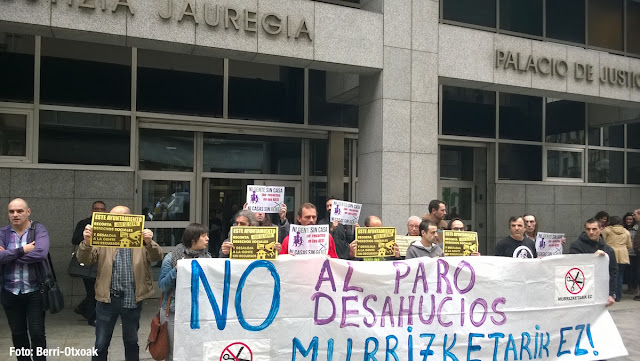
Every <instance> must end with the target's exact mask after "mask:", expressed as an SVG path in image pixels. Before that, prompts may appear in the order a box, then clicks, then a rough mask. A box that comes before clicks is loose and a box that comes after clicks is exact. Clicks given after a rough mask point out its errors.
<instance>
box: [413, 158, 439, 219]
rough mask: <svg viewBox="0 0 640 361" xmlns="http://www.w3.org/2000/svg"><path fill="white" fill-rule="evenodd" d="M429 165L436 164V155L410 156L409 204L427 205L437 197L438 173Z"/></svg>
mask: <svg viewBox="0 0 640 361" xmlns="http://www.w3.org/2000/svg"><path fill="white" fill-rule="evenodd" d="M431 164H438V156H437V155H436V154H411V167H410V171H411V188H410V191H411V198H410V200H411V203H418V204H427V205H428V204H429V202H430V201H431V200H432V199H435V198H437V197H438V196H437V195H436V189H438V173H437V172H436V171H434V167H432V166H430V165H431ZM426 209H427V208H425V210H426Z"/></svg>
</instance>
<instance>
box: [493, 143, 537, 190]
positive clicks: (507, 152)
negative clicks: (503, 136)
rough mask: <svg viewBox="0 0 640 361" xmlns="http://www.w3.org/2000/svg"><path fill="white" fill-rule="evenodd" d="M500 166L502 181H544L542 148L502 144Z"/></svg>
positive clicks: (499, 154)
mask: <svg viewBox="0 0 640 361" xmlns="http://www.w3.org/2000/svg"><path fill="white" fill-rule="evenodd" d="M498 164H499V168H498V178H499V179H501V180H529V181H539V180H542V146H538V145H522V144H506V143H501V144H500V145H499V150H498Z"/></svg>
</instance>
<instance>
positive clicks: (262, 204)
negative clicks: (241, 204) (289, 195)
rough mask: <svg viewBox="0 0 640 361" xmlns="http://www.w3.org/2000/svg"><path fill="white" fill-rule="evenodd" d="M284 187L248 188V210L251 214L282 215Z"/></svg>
mask: <svg viewBox="0 0 640 361" xmlns="http://www.w3.org/2000/svg"><path fill="white" fill-rule="evenodd" d="M283 203H284V187H272V186H247V209H248V210H250V211H251V212H262V213H280V209H281V208H282V204H283Z"/></svg>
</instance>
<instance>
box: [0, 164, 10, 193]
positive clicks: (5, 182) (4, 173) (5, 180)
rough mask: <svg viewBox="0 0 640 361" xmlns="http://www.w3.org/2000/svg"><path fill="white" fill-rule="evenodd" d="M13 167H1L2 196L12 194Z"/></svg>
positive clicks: (0, 183) (0, 189)
mask: <svg viewBox="0 0 640 361" xmlns="http://www.w3.org/2000/svg"><path fill="white" fill-rule="evenodd" d="M10 189H11V169H9V168H0V197H3V198H4V197H7V198H8V197H10V196H11V192H10Z"/></svg>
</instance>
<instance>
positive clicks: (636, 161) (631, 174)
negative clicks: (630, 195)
mask: <svg viewBox="0 0 640 361" xmlns="http://www.w3.org/2000/svg"><path fill="white" fill-rule="evenodd" d="M627 169H628V170H627V183H628V184H640V153H627Z"/></svg>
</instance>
